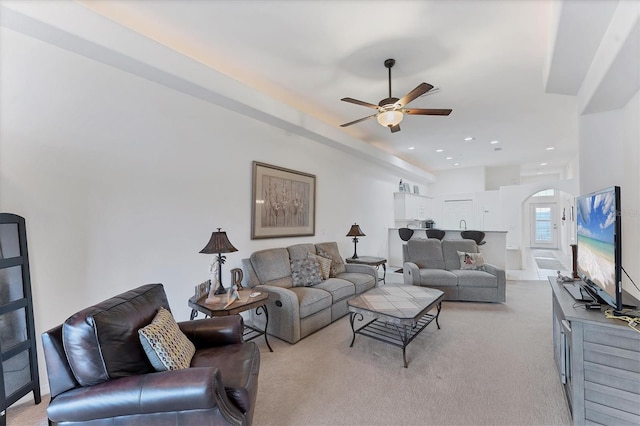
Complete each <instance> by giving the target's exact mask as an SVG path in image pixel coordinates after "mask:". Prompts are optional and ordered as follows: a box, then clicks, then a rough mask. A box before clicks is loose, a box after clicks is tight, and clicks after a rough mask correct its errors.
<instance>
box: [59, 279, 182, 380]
mask: <svg viewBox="0 0 640 426" xmlns="http://www.w3.org/2000/svg"><path fill="white" fill-rule="evenodd" d="M160 307H163V308H166V309H169V303H168V301H167V296H166V294H165V292H164V287H163V286H162V284H147V285H144V286H141V287H138V288H136V289H134V290H130V291H128V292H126V293H122V294H119V295H117V296H115V297H112V298H110V299H108V300H105V301H104V302H101V303H99V304H97V305H94V306H91V307H88V308H85V309H83V310H82V311H80V312H78V313H76V314H74V315H73V316H71V317H70V318H69V319H67V320H66V321H65V322H64V324H63V325H62V341H63V345H64V350H65V352H66V354H67V360H68V362H69V366H70V367H71V371H73V375H74V376H75V378H76V380H77V381H78V383H79V384H81V385H82V386H92V385H96V384H98V383H102V382H106V381H107V380H109V379H116V378H119V377H127V376H135V375H138V374H146V373H153V372H154V371H155V370H154V368H153V366H152V365H151V363H150V362H149V360H148V359H147V355H146V354H145V352H144V349H143V348H142V345H141V344H140V340H139V338H138V330H139V329H140V328H142V327H144V326H146V325H147V324H149V323H150V322H151V320H152V319H153V318H154V317H155V315H156V313H157V311H158V308H160Z"/></svg>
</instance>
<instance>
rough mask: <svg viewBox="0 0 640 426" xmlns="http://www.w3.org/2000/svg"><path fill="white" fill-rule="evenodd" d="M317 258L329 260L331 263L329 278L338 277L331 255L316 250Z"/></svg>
mask: <svg viewBox="0 0 640 426" xmlns="http://www.w3.org/2000/svg"><path fill="white" fill-rule="evenodd" d="M318 256H320V257H324V258H325V259H329V260H330V261H331V267H330V269H329V276H330V277H331V278H335V277H336V276H337V275H338V271H337V270H336V264H335V262H333V258H332V257H331V255H330V254H329V253H327V252H326V251H324V250H322V249H318Z"/></svg>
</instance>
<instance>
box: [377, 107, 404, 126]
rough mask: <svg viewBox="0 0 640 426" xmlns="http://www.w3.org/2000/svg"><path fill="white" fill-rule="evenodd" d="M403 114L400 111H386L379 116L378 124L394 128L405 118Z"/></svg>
mask: <svg viewBox="0 0 640 426" xmlns="http://www.w3.org/2000/svg"><path fill="white" fill-rule="evenodd" d="M403 117H404V116H403V114H402V112H400V111H395V110H391V111H384V112H381V113H379V114H378V117H377V118H378V123H380V124H381V125H382V126H384V127H393V126H396V125H398V124H399V123H400V122H401V121H402V118H403Z"/></svg>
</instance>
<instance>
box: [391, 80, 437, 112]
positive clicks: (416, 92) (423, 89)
mask: <svg viewBox="0 0 640 426" xmlns="http://www.w3.org/2000/svg"><path fill="white" fill-rule="evenodd" d="M431 89H433V86H432V85H430V84H429V83H420V84H418V86H417V87H416V88H415V89H413V90H412V91H410V92H409V93H407V94H406V95H404V96H403V97H402V98H400V100H399V101H398V102H396V105H397V106H398V107H399V108H402V107H404V106H406V105H407V104H408V103H409V102H411V101H412V100H414V99H415V98H417V97H418V96H422V95H424V94H425V93H427V92H428V91H429V90H431Z"/></svg>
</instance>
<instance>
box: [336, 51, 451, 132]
mask: <svg viewBox="0 0 640 426" xmlns="http://www.w3.org/2000/svg"><path fill="white" fill-rule="evenodd" d="M395 63H396V60H395V59H387V60H385V61H384V66H385V67H387V68H388V69H389V97H388V98H385V99H383V100H381V101H380V102H379V103H378V105H374V104H370V103H368V102H363V101H359V100H357V99H353V98H342V99H341V101H344V102H350V103H352V104H356V105H362V106H365V107H367V108H372V109H375V110H378V112H376V113H375V114H373V115H370V116H368V117H364V118H360V119H358V120H355V121H351V122H349V123H345V124H341V125H340V127H347V126H351V125H352V124H356V123H360V122H361V121H366V120H369V119H371V118H374V117H376V118H377V119H378V123H380V125H382V126H384V127H388V128H389V129H390V130H391V133H395V132H399V131H400V122H401V121H402V119H403V118H404V114H409V115H449V114H451V110H450V109H420V108H406V106H407V104H408V103H409V102H411V101H413V100H414V99H416V98H417V97H419V96H422V95H424V94H425V93H427V92H428V91H429V90H431V89H433V86H432V85H430V84H429V83H420V84H419V85H418V86H417V87H416V88H415V89H413V90H412V91H410V92H409V93H407V94H406V95H404V96H403V97H402V98H400V99H398V98H394V97H392V96H391V68H392V67H393V66H394V65H395Z"/></svg>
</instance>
